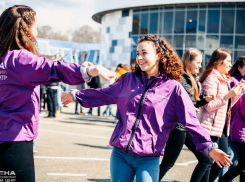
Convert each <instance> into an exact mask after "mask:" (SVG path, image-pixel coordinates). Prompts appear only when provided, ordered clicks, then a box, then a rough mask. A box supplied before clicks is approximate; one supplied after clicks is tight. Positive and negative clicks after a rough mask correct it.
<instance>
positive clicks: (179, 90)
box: [61, 35, 231, 182]
mask: <svg viewBox="0 0 245 182" xmlns="http://www.w3.org/2000/svg"><path fill="white" fill-rule="evenodd" d="M136 61H137V65H136V67H135V69H134V71H133V72H129V73H126V74H123V75H122V76H121V77H120V78H119V79H118V80H117V81H116V82H115V83H113V84H112V85H110V86H109V87H107V88H102V89H84V90H80V91H77V90H71V92H64V93H63V95H62V97H61V100H62V103H63V104H64V105H66V104H69V103H70V102H72V101H73V100H77V101H78V102H79V103H80V104H81V105H82V106H83V107H97V106H101V105H108V104H117V105H118V117H119V121H118V123H117V125H116V127H115V130H114V132H113V134H112V136H111V140H110V145H111V146H113V150H112V154H111V160H110V169H111V170H110V171H111V179H112V182H118V181H120V182H132V181H133V179H134V176H135V175H136V180H137V181H141V182H158V179H159V156H160V155H161V154H162V150H163V147H164V146H165V144H166V142H167V140H168V136H169V134H170V132H171V131H172V129H173V128H174V127H175V125H176V123H177V122H179V123H181V124H183V125H184V126H185V127H186V129H187V131H188V132H189V133H190V134H191V135H192V136H193V141H194V143H195V145H196V148H197V150H198V151H200V152H204V151H205V152H206V153H207V154H209V155H210V156H211V157H212V158H213V159H214V160H215V161H216V162H217V163H218V164H219V165H220V164H222V165H224V166H229V164H230V162H231V161H230V160H229V159H228V155H227V154H225V153H224V152H222V151H221V150H219V149H217V148H218V146H217V144H215V143H213V142H211V139H210V136H209V134H208V133H207V132H206V131H205V130H204V129H203V128H202V126H201V125H200V122H199V121H198V120H197V118H196V110H195V107H194V106H193V103H192V101H191V99H190V97H189V96H188V94H187V93H186V91H185V89H184V88H183V87H182V86H181V84H180V83H179V81H180V80H181V75H182V74H183V67H182V63H181V61H180V60H179V57H178V55H177V53H176V51H175V50H174V49H173V48H172V47H171V46H170V44H169V43H168V42H167V41H166V39H164V38H160V37H158V36H157V35H146V36H142V37H141V38H140V39H139V41H138V46H137V58H136ZM220 166H221V165H220ZM119 169H120V170H119Z"/></svg>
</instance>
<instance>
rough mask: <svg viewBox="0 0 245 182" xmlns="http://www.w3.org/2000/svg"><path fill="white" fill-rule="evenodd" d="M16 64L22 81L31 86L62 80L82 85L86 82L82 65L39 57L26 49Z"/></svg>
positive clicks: (70, 83)
mask: <svg viewBox="0 0 245 182" xmlns="http://www.w3.org/2000/svg"><path fill="white" fill-rule="evenodd" d="M15 64H16V66H17V69H18V70H19V74H20V77H21V80H22V82H23V83H24V84H26V85H29V86H37V85H45V84H49V83H53V82H60V81H62V82H64V83H67V84H69V85H80V84H83V83H84V82H85V81H84V79H83V77H82V74H81V70H80V69H81V68H80V65H77V64H72V63H64V62H60V61H53V60H50V59H47V58H44V57H38V56H36V55H34V54H32V53H31V52H28V51H25V50H23V51H21V53H20V55H19V57H18V58H16V61H15Z"/></svg>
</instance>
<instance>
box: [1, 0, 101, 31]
mask: <svg viewBox="0 0 245 182" xmlns="http://www.w3.org/2000/svg"><path fill="white" fill-rule="evenodd" d="M13 5H27V6H30V7H31V8H32V9H34V11H36V13H37V20H38V26H43V25H49V26H51V27H53V28H55V29H57V30H61V31H62V32H63V33H65V32H66V31H67V30H69V29H72V30H74V29H78V28H79V27H81V26H83V25H89V26H91V27H93V28H94V29H95V30H98V29H99V27H100V24H98V23H96V22H94V21H93V20H92V18H91V17H92V15H93V12H94V0H0V12H2V11H3V10H5V9H6V8H8V7H10V6H13Z"/></svg>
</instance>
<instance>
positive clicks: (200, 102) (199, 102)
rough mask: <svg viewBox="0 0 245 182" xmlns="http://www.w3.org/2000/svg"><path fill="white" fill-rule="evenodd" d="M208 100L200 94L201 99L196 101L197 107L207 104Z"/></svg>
mask: <svg viewBox="0 0 245 182" xmlns="http://www.w3.org/2000/svg"><path fill="white" fill-rule="evenodd" d="M207 103H208V102H207V101H206V100H205V99H204V98H203V95H200V100H198V101H197V102H196V105H195V106H196V108H199V107H202V106H204V105H206V104H207Z"/></svg>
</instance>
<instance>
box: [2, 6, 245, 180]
mask: <svg viewBox="0 0 245 182" xmlns="http://www.w3.org/2000/svg"><path fill="white" fill-rule="evenodd" d="M36 36H37V21H36V13H35V11H33V10H32V9H31V8H30V7H28V6H13V7H10V8H8V9H6V10H5V11H4V12H3V13H2V14H1V16H0V48H1V49H0V57H1V61H0V71H1V72H0V73H1V74H2V75H4V76H5V77H3V76H2V77H1V79H0V90H1V94H0V171H16V177H17V181H18V182H34V181H35V171H34V160H33V148H32V147H33V140H34V139H35V138H36V137H37V135H38V123H39V112H40V85H47V92H50V94H51V95H53V99H55V98H56V97H57V95H56V96H55V94H57V92H55V91H54V90H55V89H56V86H57V85H54V84H57V83H58V82H64V83H66V84H70V85H81V84H84V83H85V82H88V83H89V82H91V81H92V79H97V78H99V77H97V76H100V77H102V78H104V79H106V80H108V81H110V80H112V79H115V82H114V83H110V84H109V86H108V87H106V88H99V87H97V88H89V89H85V88H81V89H80V90H75V89H74V90H71V91H68V92H63V95H62V96H61V101H62V104H64V105H67V104H69V103H71V102H73V101H75V102H77V103H79V104H80V105H81V106H82V107H87V108H92V107H100V106H102V105H113V104H116V105H117V118H118V122H117V125H116V126H115V129H114V132H113V133H112V136H111V139H110V145H111V146H113V149H112V153H111V160H110V172H111V180H112V182H119V181H120V182H132V181H133V180H134V177H135V176H136V181H138V182H158V181H160V180H161V179H162V178H163V177H164V175H165V174H166V173H167V171H168V170H169V169H170V168H171V167H172V166H173V165H174V163H175V161H176V160H177V158H178V156H179V154H180V151H181V149H182V147H183V144H185V145H186V146H187V147H188V148H189V149H190V150H191V151H192V152H193V153H194V155H195V156H196V158H197V159H198V164H197V166H196V168H195V169H194V171H193V173H192V176H191V179H190V181H193V182H194V181H195V182H198V181H202V182H208V181H210V182H213V181H215V180H216V178H217V177H218V176H219V175H220V174H221V173H222V170H223V169H224V167H225V168H227V167H230V166H231V164H232V161H231V159H230V158H229V155H227V153H228V146H229V145H230V146H233V147H234V146H235V148H236V150H233V153H235V154H236V155H237V160H238V164H237V165H236V166H235V167H233V168H231V169H229V170H228V171H227V172H226V173H225V174H224V175H223V176H222V175H221V176H220V179H219V181H220V182H224V181H227V182H228V181H231V180H232V179H234V178H235V177H236V176H238V175H240V181H241V182H245V155H244V153H245V109H244V106H243V103H244V102H245V96H244V94H243V93H244V90H245V81H244V80H243V77H244V76H245V57H240V58H239V59H238V60H236V61H235V63H234V64H233V66H232V64H231V63H232V61H231V52H230V51H229V50H227V49H225V48H218V49H216V50H214V52H213V53H212V55H211V57H210V59H209V61H208V64H207V65H206V66H205V68H204V70H203V71H202V73H199V69H200V68H201V67H202V66H201V65H202V57H203V55H202V53H201V52H200V51H198V50H197V49H195V48H189V49H188V50H187V51H186V52H185V53H184V55H183V58H182V60H180V58H179V56H178V55H177V53H176V51H175V50H174V48H173V47H172V46H171V45H170V44H169V43H168V42H167V40H166V39H165V38H163V37H159V36H157V35H145V36H142V37H141V38H139V40H138V45H137V58H136V64H135V66H134V67H133V69H132V70H127V69H126V67H125V66H122V65H119V66H118V68H117V72H118V74H115V73H114V72H113V71H110V70H108V69H106V68H104V67H103V66H100V65H93V64H90V63H87V62H85V63H83V64H81V65H77V64H72V63H64V62H60V61H53V60H50V59H47V58H44V57H40V56H39V53H38V50H37V46H36V41H35V37H36ZM3 78H4V79H3ZM50 84H53V85H50ZM91 87H92V86H91ZM49 89H50V91H48V90H49ZM54 107H55V106H53V105H51V104H50V106H49V108H50V111H49V115H48V117H55V112H54ZM109 109H110V108H109ZM109 109H108V110H109ZM109 111H110V110H109ZM77 112H78V111H77ZM80 112H81V111H80ZM98 114H99V113H98ZM228 136H230V140H228V138H229V137H228ZM231 148H232V147H231ZM163 150H164V157H163V160H162V161H161V163H160V161H159V159H160V156H161V155H163ZM159 163H160V166H159Z"/></svg>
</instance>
